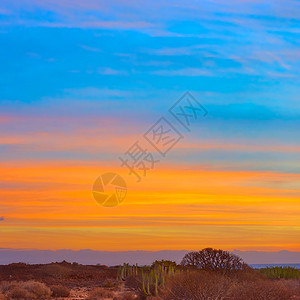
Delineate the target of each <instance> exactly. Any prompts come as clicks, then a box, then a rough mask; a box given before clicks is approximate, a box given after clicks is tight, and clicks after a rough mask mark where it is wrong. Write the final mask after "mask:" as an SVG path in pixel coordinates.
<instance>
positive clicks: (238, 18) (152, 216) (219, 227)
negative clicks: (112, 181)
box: [0, 0, 300, 251]
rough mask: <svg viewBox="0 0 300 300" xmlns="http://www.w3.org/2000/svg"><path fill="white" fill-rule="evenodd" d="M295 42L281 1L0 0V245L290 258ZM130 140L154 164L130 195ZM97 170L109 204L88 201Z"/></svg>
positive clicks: (288, 5) (296, 155)
mask: <svg viewBox="0 0 300 300" xmlns="http://www.w3.org/2000/svg"><path fill="white" fill-rule="evenodd" d="M299 33H300V2H299V1H293V0H284V1H280V0H277V1H276V0H275V1H274V0H272V1H271V0H269V1H267V0H263V1H256V0H245V1H240V0H226V1H225V0H210V1H208V0H203V1H194V0H190V1H179V0H175V1H170V0H162V1H148V0H146V1H143V2H142V3H141V2H140V1H135V0H133V1H126V0H113V1H102V0H98V1H96V0H86V1H79V0H59V1H58V0H45V1H38V0H23V1H16V0H2V1H1V3H0V45H1V46H0V66H1V68H0V108H1V109H0V125H1V126H0V168H1V172H0V241H1V247H4V248H22V249H51V250H55V249H74V250H78V249H94V250H107V251H123V250H164V249H168V250H183V249H184V250H199V249H202V248H205V247H215V248H221V249H225V250H233V249H239V250H249V251H250V250H260V251H277V250H290V251H300V239H299V237H300V202H299V199H300V135H299V129H300V101H299V92H300V85H299V83H300V80H299V79H300V77H299V76H300V74H299V72H300V71H299V70H300V52H299V49H300V48H299V46H300V39H299ZM186 92H189V93H190V94H185V93H186ZM184 95H188V96H189V95H192V98H191V96H189V97H190V98H189V99H196V100H197V102H193V103H194V104H195V103H197V104H196V105H200V104H201V105H202V106H201V107H202V108H204V109H202V111H201V112H200V110H198V111H197V112H198V113H199V114H198V119H197V120H193V122H192V123H191V126H190V128H185V127H184V126H182V124H181V123H180V122H179V121H178V120H177V119H176V118H175V117H174V115H172V114H171V113H170V111H169V109H170V108H171V107H172V106H173V105H176V103H177V101H178V100H180V99H181V97H182V96H184ZM184 99H186V98H184ZM199 107H200V106H199ZM205 111H206V112H207V114H206V115H205V113H203V112H205ZM193 112H194V111H193ZM190 113H191V110H190ZM161 117H164V120H167V121H168V122H169V124H171V126H172V128H175V129H176V130H177V132H178V133H179V135H178V136H181V137H182V138H180V140H179V141H178V143H176V144H175V145H174V146H172V149H170V151H168V153H166V155H164V156H163V155H161V154H160V153H158V152H157V151H156V150H157V149H155V148H154V147H153V145H150V144H147V141H146V140H145V138H144V134H145V133H146V132H148V131H149V130H150V129H151V128H152V127H153V126H154V125H155V124H156V122H157V121H158V120H160V118H161ZM136 141H139V142H140V143H143V146H144V148H143V149H145V148H147V151H148V152H149V153H152V154H153V155H154V156H155V159H156V160H159V162H157V163H155V167H153V168H152V169H150V170H147V172H146V175H145V176H144V174H143V172H142V175H141V180H140V182H137V181H138V180H137V176H135V175H134V174H133V173H131V174H130V170H129V169H128V168H127V167H126V166H124V165H123V166H122V165H121V161H120V157H124V155H125V154H126V152H127V153H128V150H129V149H131V146H132V145H134V143H135V142H136ZM171 144H172V143H171ZM171 144H169V145H171ZM141 171H142V170H140V171H139V172H141ZM108 172H113V173H117V174H119V175H120V176H122V178H123V179H124V180H125V182H126V185H127V194H126V198H125V199H124V200H123V202H122V203H121V204H120V205H117V206H114V207H104V206H102V205H99V204H98V203H97V202H96V201H95V199H93V195H92V188H93V183H94V181H95V180H96V178H98V177H99V176H100V175H102V174H105V173H108Z"/></svg>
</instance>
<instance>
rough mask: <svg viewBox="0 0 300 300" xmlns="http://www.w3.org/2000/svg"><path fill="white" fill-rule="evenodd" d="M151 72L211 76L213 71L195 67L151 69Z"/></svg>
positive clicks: (168, 74)
mask: <svg viewBox="0 0 300 300" xmlns="http://www.w3.org/2000/svg"><path fill="white" fill-rule="evenodd" d="M151 74H154V75H160V76H188V77H189V76H191V77H194V76H213V73H212V72H211V71H208V70H201V69H196V68H185V69H179V70H158V71H153V72H151Z"/></svg>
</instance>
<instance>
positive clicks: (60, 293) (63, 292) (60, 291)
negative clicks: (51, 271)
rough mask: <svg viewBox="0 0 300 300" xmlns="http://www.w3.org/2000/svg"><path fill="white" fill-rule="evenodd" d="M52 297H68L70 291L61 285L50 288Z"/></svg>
mask: <svg viewBox="0 0 300 300" xmlns="http://www.w3.org/2000/svg"><path fill="white" fill-rule="evenodd" d="M51 291H52V297H69V296H70V289H69V288H67V287H66V286H63V285H53V286H51Z"/></svg>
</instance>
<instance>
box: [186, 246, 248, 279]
mask: <svg viewBox="0 0 300 300" xmlns="http://www.w3.org/2000/svg"><path fill="white" fill-rule="evenodd" d="M181 265H183V266H187V267H197V268H198V269H201V270H205V271H217V272H220V273H222V274H228V273H230V272H232V271H237V270H245V269H249V268H250V267H249V266H248V265H247V264H245V263H244V262H243V260H242V259H241V258H240V257H239V256H237V255H235V254H232V253H230V252H228V251H224V250H220V249H219V250H217V249H212V248H205V249H203V250H201V251H198V252H189V253H187V254H186V255H185V256H184V257H183V259H182V261H181Z"/></svg>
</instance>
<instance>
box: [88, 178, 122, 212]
mask: <svg viewBox="0 0 300 300" xmlns="http://www.w3.org/2000/svg"><path fill="white" fill-rule="evenodd" d="M92 193H93V197H94V199H95V200H96V202H97V203H98V204H100V205H102V206H106V207H113V206H117V205H119V204H120V203H122V202H123V200H124V199H125V197H126V194H127V185H126V182H125V180H124V179H123V178H122V177H121V176H120V175H118V174H116V173H104V174H102V175H101V176H99V177H98V178H97V179H96V180H95V182H94V185H93V189H92Z"/></svg>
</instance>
